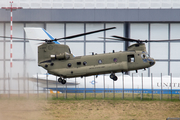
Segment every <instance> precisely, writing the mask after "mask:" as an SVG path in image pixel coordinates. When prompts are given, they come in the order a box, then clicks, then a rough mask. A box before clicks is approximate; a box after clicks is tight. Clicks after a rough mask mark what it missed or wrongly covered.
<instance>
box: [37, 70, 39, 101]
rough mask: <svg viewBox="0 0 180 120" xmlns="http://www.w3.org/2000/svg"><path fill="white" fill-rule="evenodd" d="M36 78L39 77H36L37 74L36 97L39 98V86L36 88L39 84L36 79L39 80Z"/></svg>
mask: <svg viewBox="0 0 180 120" xmlns="http://www.w3.org/2000/svg"><path fill="white" fill-rule="evenodd" d="M38 77H39V76H38V73H37V97H38V98H39V86H38V84H39V83H38V79H39V78H38Z"/></svg>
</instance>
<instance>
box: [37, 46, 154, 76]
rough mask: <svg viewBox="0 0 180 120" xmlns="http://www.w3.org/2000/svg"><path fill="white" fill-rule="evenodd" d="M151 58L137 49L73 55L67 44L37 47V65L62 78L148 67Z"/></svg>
mask: <svg viewBox="0 0 180 120" xmlns="http://www.w3.org/2000/svg"><path fill="white" fill-rule="evenodd" d="M143 50H144V48H143ZM64 53H66V54H64ZM52 55H53V57H52ZM65 55H66V56H65ZM152 60H153V59H152V58H150V57H147V56H145V51H141V50H139V49H138V50H129V51H124V52H121V51H120V52H115V53H105V54H98V55H87V56H80V57H73V55H72V54H71V53H70V50H69V47H68V46H67V45H58V44H42V45H41V46H39V47H38V65H39V66H41V67H43V68H44V69H46V70H47V71H48V73H50V74H53V75H56V76H60V77H64V78H72V77H83V76H90V75H99V74H107V73H117V72H125V71H130V70H138V69H143V68H148V67H150V66H152V65H154V63H155V62H154V63H153V64H152V63H151V64H150V62H152Z"/></svg>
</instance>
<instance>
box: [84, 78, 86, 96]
mask: <svg viewBox="0 0 180 120" xmlns="http://www.w3.org/2000/svg"><path fill="white" fill-rule="evenodd" d="M84 87H85V90H84V99H86V77H84Z"/></svg>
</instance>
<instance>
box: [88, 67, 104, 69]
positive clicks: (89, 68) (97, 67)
mask: <svg viewBox="0 0 180 120" xmlns="http://www.w3.org/2000/svg"><path fill="white" fill-rule="evenodd" d="M99 68H105V66H102V67H92V68H89V69H99Z"/></svg>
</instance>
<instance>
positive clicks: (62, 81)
mask: <svg viewBox="0 0 180 120" xmlns="http://www.w3.org/2000/svg"><path fill="white" fill-rule="evenodd" d="M58 82H59V83H61V84H66V80H64V79H63V78H59V79H58Z"/></svg>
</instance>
